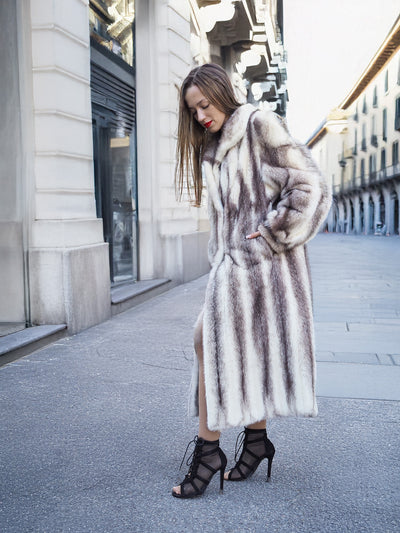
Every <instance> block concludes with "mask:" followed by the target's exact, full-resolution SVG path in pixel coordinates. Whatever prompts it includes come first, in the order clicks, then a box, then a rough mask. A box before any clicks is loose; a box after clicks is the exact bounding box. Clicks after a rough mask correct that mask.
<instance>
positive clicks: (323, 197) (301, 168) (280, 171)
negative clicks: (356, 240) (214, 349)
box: [253, 112, 332, 253]
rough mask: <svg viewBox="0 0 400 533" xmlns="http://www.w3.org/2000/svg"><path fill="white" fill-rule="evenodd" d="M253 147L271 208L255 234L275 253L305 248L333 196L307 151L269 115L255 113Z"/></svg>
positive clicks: (278, 118)
mask: <svg viewBox="0 0 400 533" xmlns="http://www.w3.org/2000/svg"><path fill="white" fill-rule="evenodd" d="M253 128H254V134H255V143H254V145H255V147H256V150H257V151H258V152H259V157H258V160H259V164H260V173H261V178H262V179H263V181H264V184H265V187H266V190H267V194H269V196H270V197H271V196H272V200H271V204H270V205H271V207H270V210H269V212H268V213H266V218H265V220H264V221H263V223H262V224H260V225H259V227H258V230H259V231H260V233H261V236H262V238H264V239H265V240H266V241H267V243H268V245H269V246H270V248H271V249H272V250H273V251H274V252H275V253H281V252H284V251H286V250H289V249H291V248H293V247H295V246H298V245H300V244H304V243H305V242H307V241H308V240H310V239H311V238H312V237H314V235H315V234H316V233H317V231H318V229H319V227H320V226H321V224H322V223H323V221H324V220H325V218H326V216H327V214H328V211H329V208H330V204H331V200H332V193H331V190H330V187H329V186H328V184H327V182H326V180H325V178H324V177H323V176H322V175H321V173H320V171H319V169H318V168H317V166H316V164H315V163H314V161H313V159H312V157H311V154H310V151H309V150H308V148H307V147H305V146H303V145H301V144H298V143H297V142H296V141H294V139H293V138H292V137H291V136H290V134H289V132H288V131H287V129H286V127H285V125H284V124H283V122H282V119H281V118H280V117H278V115H276V114H275V113H272V112H260V113H255V118H254V121H253Z"/></svg>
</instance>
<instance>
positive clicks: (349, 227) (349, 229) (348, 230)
mask: <svg viewBox="0 0 400 533" xmlns="http://www.w3.org/2000/svg"><path fill="white" fill-rule="evenodd" d="M344 201H345V202H346V211H347V216H346V233H347V234H349V233H351V232H352V229H353V228H352V223H351V201H350V198H349V197H348V196H346V198H345V199H344Z"/></svg>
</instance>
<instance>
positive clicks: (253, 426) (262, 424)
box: [246, 420, 267, 429]
mask: <svg viewBox="0 0 400 533" xmlns="http://www.w3.org/2000/svg"><path fill="white" fill-rule="evenodd" d="M246 427H248V428H249V429H265V428H266V427H267V421H266V420H261V421H260V422H256V423H255V424H249V425H248V426H246Z"/></svg>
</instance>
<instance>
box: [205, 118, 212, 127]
mask: <svg viewBox="0 0 400 533" xmlns="http://www.w3.org/2000/svg"><path fill="white" fill-rule="evenodd" d="M211 123H212V120H210V122H206V123H205V124H204V127H205V128H207V129H208V128H209V127H210V126H211Z"/></svg>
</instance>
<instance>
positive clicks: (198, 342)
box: [193, 323, 203, 362]
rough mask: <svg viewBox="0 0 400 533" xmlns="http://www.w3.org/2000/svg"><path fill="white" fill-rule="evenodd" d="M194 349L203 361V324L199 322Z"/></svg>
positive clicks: (194, 339) (194, 338)
mask: <svg viewBox="0 0 400 533" xmlns="http://www.w3.org/2000/svg"><path fill="white" fill-rule="evenodd" d="M193 342H194V350H195V352H196V355H197V358H198V359H199V361H200V362H201V361H202V359H203V324H201V323H200V324H198V325H197V327H196V329H195V332H194V337H193Z"/></svg>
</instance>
